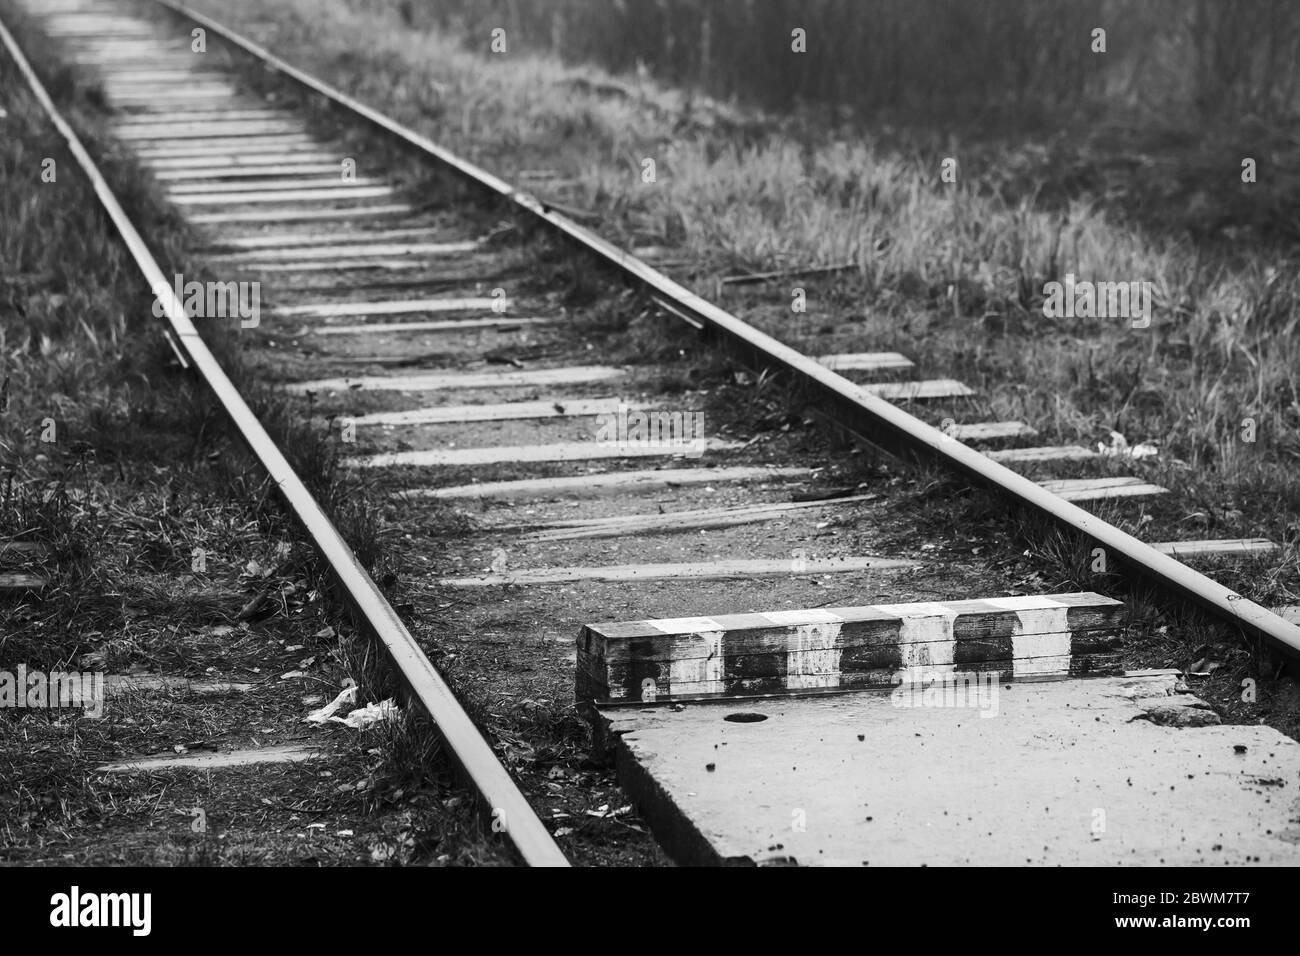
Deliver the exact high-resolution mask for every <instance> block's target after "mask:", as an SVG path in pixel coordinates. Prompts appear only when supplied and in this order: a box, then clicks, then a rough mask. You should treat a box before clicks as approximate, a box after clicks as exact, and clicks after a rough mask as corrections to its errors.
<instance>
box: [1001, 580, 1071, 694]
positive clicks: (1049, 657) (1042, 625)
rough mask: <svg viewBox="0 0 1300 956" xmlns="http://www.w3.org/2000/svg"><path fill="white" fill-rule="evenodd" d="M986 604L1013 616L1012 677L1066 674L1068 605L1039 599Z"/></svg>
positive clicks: (1021, 598) (1068, 667) (1014, 598)
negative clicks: (1014, 618) (1014, 619)
mask: <svg viewBox="0 0 1300 956" xmlns="http://www.w3.org/2000/svg"><path fill="white" fill-rule="evenodd" d="M986 603H988V604H991V605H993V606H994V607H997V608H1002V609H1003V610H1007V611H1015V613H1016V622H1015V624H1013V625H1012V632H1011V656H1012V658H1013V660H1012V673H1013V676H1015V677H1041V676H1044V675H1047V674H1057V675H1066V674H1069V672H1070V621H1069V615H1070V608H1069V605H1067V604H1062V603H1060V602H1059V601H1053V600H1052V599H1051V598H1046V597H1041V596H1029V597H1024V596H1021V597H1010V598H988V599H987V600H986Z"/></svg>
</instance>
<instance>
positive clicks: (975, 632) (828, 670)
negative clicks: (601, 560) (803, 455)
mask: <svg viewBox="0 0 1300 956" xmlns="http://www.w3.org/2000/svg"><path fill="white" fill-rule="evenodd" d="M1124 613H1125V609H1124V605H1123V604H1122V603H1121V602H1119V601H1115V600H1112V599H1110V598H1107V597H1103V596H1102V595H1099V594H1093V593H1080V594H1051V595H1042V596H1029V597H1008V598H987V599H984V600H976V601H949V602H945V603H942V604H936V603H918V604H881V605H872V606H867V607H850V608H819V609H813V610H801V611H774V612H767V613H763V614H733V615H724V616H721V617H717V618H675V619H668V620H658V621H626V622H620V623H612V624H590V625H587V626H585V627H584V628H583V629H582V632H581V634H580V635H579V636H578V669H577V698H578V700H579V701H597V702H605V701H628V702H630V701H638V700H640V701H650V700H664V699H672V700H680V699H683V698H703V699H707V698H714V697H729V696H750V695H769V694H800V693H810V692H826V691H828V690H854V689H861V688H867V687H888V686H892V685H895V684H899V683H901V682H902V681H904V680H907V679H910V678H908V677H907V676H906V675H908V674H922V675H950V674H956V673H961V672H966V671H984V672H987V671H996V672H998V673H999V678H1000V679H1012V678H1016V679H1025V678H1029V679H1045V678H1061V677H1068V676H1079V675H1083V674H1095V673H1109V672H1113V671H1114V670H1116V668H1117V667H1118V665H1119V653H1118V652H1119V649H1120V645H1121V638H1122V634H1123V627H1124Z"/></svg>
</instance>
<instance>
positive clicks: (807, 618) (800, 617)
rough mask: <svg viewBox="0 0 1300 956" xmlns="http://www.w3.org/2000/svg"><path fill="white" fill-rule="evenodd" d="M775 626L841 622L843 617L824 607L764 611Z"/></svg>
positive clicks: (765, 615) (764, 615) (764, 614)
mask: <svg viewBox="0 0 1300 956" xmlns="http://www.w3.org/2000/svg"><path fill="white" fill-rule="evenodd" d="M763 617H765V618H767V619H768V620H769V621H771V622H772V624H773V625H774V626H776V627H802V626H804V625H805V624H842V623H843V622H844V618H843V617H841V616H840V615H838V614H835V613H833V612H831V611H827V610H826V609H824V608H820V607H814V608H807V609H799V610H794V611H764V612H763Z"/></svg>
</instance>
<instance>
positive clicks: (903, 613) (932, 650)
mask: <svg viewBox="0 0 1300 956" xmlns="http://www.w3.org/2000/svg"><path fill="white" fill-rule="evenodd" d="M875 607H876V609H877V610H880V611H884V612H885V613H886V614H895V615H897V616H898V618H899V621H898V653H899V659H900V663H901V667H902V669H903V670H904V671H912V670H916V669H920V670H924V671H926V672H927V673H926V675H925V676H926V677H931V676H936V675H938V676H944V675H948V674H951V673H953V671H954V665H953V652H954V649H955V647H956V639H955V638H954V637H953V633H952V625H953V621H955V620H956V619H957V612H956V611H954V610H952V609H951V608H949V607H948V606H947V605H945V604H936V603H930V602H925V601H918V602H916V603H913V604H878V605H875ZM905 679H906V678H905Z"/></svg>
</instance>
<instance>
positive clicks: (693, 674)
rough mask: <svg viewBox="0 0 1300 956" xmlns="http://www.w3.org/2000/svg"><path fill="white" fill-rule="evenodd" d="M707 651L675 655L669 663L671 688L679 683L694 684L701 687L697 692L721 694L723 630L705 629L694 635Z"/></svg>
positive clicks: (722, 688)
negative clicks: (697, 653)
mask: <svg viewBox="0 0 1300 956" xmlns="http://www.w3.org/2000/svg"><path fill="white" fill-rule="evenodd" d="M693 638H694V639H695V641H696V642H698V643H700V644H702V645H703V648H702V650H703V651H706V652H707V653H702V654H699V655H696V654H692V655H689V656H686V657H674V658H673V659H672V660H671V661H670V662H669V664H668V683H669V689H670V690H671V688H673V687H676V686H678V685H679V684H692V685H695V686H698V687H699V688H700V689H699V690H698V691H695V693H700V694H721V693H722V692H723V690H724V689H725V685H724V684H723V680H722V674H723V656H722V640H723V636H722V631H721V630H714V631H703V632H700V633H698V634H695V635H693Z"/></svg>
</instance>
